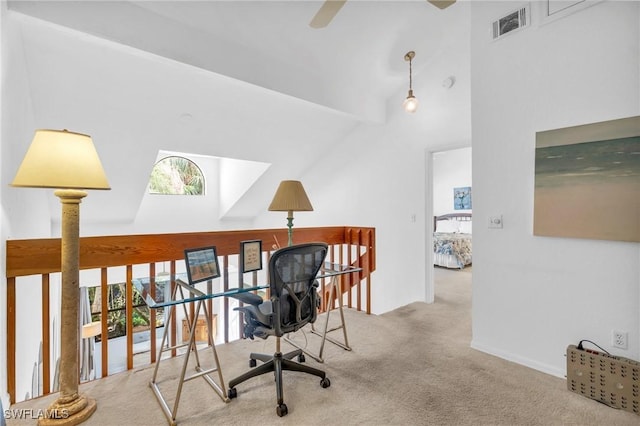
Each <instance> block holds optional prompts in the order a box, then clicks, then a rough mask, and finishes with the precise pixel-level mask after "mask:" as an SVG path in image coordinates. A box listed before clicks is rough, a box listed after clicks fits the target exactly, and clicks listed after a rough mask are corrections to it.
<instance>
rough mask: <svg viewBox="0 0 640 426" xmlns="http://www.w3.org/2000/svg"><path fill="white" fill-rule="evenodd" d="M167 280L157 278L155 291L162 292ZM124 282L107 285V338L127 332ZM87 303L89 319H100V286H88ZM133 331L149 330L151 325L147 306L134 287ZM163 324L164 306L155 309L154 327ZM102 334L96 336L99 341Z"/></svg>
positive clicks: (124, 334)
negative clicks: (89, 312)
mask: <svg viewBox="0 0 640 426" xmlns="http://www.w3.org/2000/svg"><path fill="white" fill-rule="evenodd" d="M167 283H168V281H167V280H158V282H157V283H156V291H157V292H158V294H163V292H164V288H165V286H166V285H167ZM126 287H127V285H126V284H125V283H118V284H109V285H108V286H107V329H108V330H109V335H108V338H109V339H113V338H115V337H121V336H126V334H127V303H126ZM88 291H89V304H90V305H91V321H101V320H102V295H101V292H100V287H99V286H96V287H89V288H88ZM132 305H133V312H132V323H133V324H132V325H133V332H134V333H137V332H140V331H146V330H149V329H150V327H151V321H150V314H149V308H148V307H147V304H146V303H145V302H144V299H143V298H142V296H140V293H139V292H138V290H137V289H136V288H133V303H132ZM163 326H164V308H158V309H156V320H155V327H156V328H158V327H163ZM102 338H103V336H101V335H99V336H96V341H97V342H99V341H101V340H102Z"/></svg>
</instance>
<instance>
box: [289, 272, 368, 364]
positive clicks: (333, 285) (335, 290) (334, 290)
mask: <svg viewBox="0 0 640 426" xmlns="http://www.w3.org/2000/svg"><path fill="white" fill-rule="evenodd" d="M360 271H362V268H358V267H355V266H350V265H342V264H340V263H334V262H325V263H324V264H323V266H322V268H320V272H318V275H317V276H316V279H318V280H321V279H328V280H329V297H328V299H327V305H328V306H327V308H326V315H325V317H324V327H322V329H316V327H315V325H314V324H311V332H312V333H313V334H316V335H318V336H320V337H321V340H320V349H319V350H318V352H317V353H314V352H311V351H310V350H309V349H307V348H306V347H302V346H300V345H299V344H298V343H296V342H295V341H293V340H291V339H290V338H289V337H285V338H284V339H285V341H286V342H288V343H290V344H292V345H293V346H295V347H297V348H298V349H301V350H302V351H303V352H304V353H305V354H307V355H309V356H310V357H311V358H313V359H315V360H316V361H318V362H324V358H323V357H322V353H323V352H324V344H325V342H326V341H329V342H331V343H333V344H334V345H337V346H339V347H341V348H342V349H344V350H347V351H350V350H351V347H350V346H349V340H348V337H347V325H346V323H345V321H344V312H343V310H342V308H343V303H342V298H343V294H342V279H341V276H342V275H346V274H351V273H354V272H360ZM322 297H324V295H322ZM336 298H337V299H338V313H339V314H340V325H338V326H336V327H333V328H331V329H330V328H329V315H330V314H331V311H332V310H334V302H333V301H334V299H336ZM316 322H317V321H316ZM337 330H342V335H343V339H344V340H343V341H342V342H340V341H339V340H335V339H333V338H331V337H330V336H329V335H328V334H329V333H331V332H333V331H337Z"/></svg>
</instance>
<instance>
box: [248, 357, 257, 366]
mask: <svg viewBox="0 0 640 426" xmlns="http://www.w3.org/2000/svg"><path fill="white" fill-rule="evenodd" d="M256 365H258V362H257V361H256V360H255V359H250V360H249V367H251V368H253V367H255V366H256Z"/></svg>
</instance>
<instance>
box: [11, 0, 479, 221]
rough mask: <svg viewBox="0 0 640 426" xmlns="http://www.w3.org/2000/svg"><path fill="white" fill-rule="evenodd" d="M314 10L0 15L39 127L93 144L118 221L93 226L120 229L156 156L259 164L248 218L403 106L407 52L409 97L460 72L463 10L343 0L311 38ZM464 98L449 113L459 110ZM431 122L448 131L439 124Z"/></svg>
mask: <svg viewBox="0 0 640 426" xmlns="http://www.w3.org/2000/svg"><path fill="white" fill-rule="evenodd" d="M321 4H322V2H319V1H268V0H262V1H187V0H176V1H157V2H155V1H141V2H129V1H105V2H102V1H82V2H74V1H17V0H13V1H9V2H8V8H9V11H10V14H9V16H10V19H11V20H12V21H13V22H15V23H16V24H17V26H18V27H19V28H20V30H19V33H20V34H21V43H22V48H23V51H24V58H23V59H24V64H25V65H24V67H25V69H26V74H27V79H28V81H29V83H28V85H29V90H30V92H31V102H32V108H33V113H34V120H35V122H36V125H37V127H40V128H42V127H45V128H46V127H48V128H60V126H61V124H60V123H65V124H64V126H65V127H67V128H69V129H70V130H74V131H78V132H83V133H88V134H91V135H92V137H93V139H94V143H95V144H96V146H97V148H98V151H99V153H100V155H101V157H102V161H103V163H104V166H105V170H106V172H107V174H108V176H109V180H110V183H111V185H112V187H113V188H114V189H116V188H117V189H118V194H119V197H121V200H120V202H118V203H117V204H118V210H117V212H115V211H110V210H109V209H108V208H104V209H102V210H100V211H95V212H92V214H95V219H96V220H100V215H103V216H104V218H105V219H106V218H109V219H110V220H125V221H126V220H130V219H131V218H133V217H135V214H136V211H137V208H138V206H139V204H140V200H141V199H142V195H143V194H144V191H145V188H146V184H147V180H148V176H149V172H150V169H151V167H152V165H153V163H154V161H155V160H156V155H157V153H158V151H159V150H168V151H180V152H189V153H194V154H198V155H212V156H220V157H231V158H239V159H244V160H252V161H261V162H267V163H271V164H272V167H271V168H269V170H268V171H267V172H266V173H265V174H264V176H263V178H262V179H260V180H259V181H258V182H256V184H255V185H254V186H253V187H252V188H251V189H250V190H249V192H248V193H247V197H245V199H244V200H242V199H241V200H240V202H239V203H238V205H237V207H236V208H235V209H234V208H232V209H231V210H230V213H229V214H230V215H232V216H237V217H247V216H251V215H253V214H255V212H256V211H259V210H262V209H263V208H264V204H265V203H268V200H267V198H270V193H271V192H272V188H274V187H275V186H277V182H278V181H279V180H281V179H285V178H296V177H298V176H300V175H301V174H302V173H303V171H304V170H305V169H307V168H308V167H309V166H310V164H312V163H313V162H314V161H316V159H317V158H319V157H320V156H322V155H323V153H326V152H327V150H329V149H331V148H332V147H334V146H336V144H339V143H340V142H341V141H343V140H344V139H345V137H346V136H347V135H348V134H349V133H350V132H352V131H354V129H356V128H357V127H358V126H360V125H369V124H374V125H375V124H383V123H384V122H385V121H386V120H387V118H388V114H389V111H388V110H387V108H388V105H392V107H393V108H400V104H401V103H402V100H403V98H404V97H405V96H406V90H407V84H408V64H407V63H406V62H405V61H404V58H403V57H404V54H405V53H406V52H407V51H409V50H414V51H416V59H415V60H414V63H413V71H414V74H413V76H414V88H415V87H416V85H420V87H440V86H441V82H442V81H443V80H444V79H445V78H447V77H448V76H449V75H452V74H455V73H456V72H457V71H458V70H460V69H463V70H464V69H466V70H467V71H468V60H469V57H468V44H469V40H468V38H469V12H468V5H466V4H464V2H457V3H456V4H454V5H453V6H451V7H449V8H448V9H446V10H440V9H437V8H435V7H434V6H433V5H431V4H429V3H428V2H426V1H425V0H408V1H359V0H350V1H348V2H347V3H346V5H345V6H344V7H343V8H342V9H341V10H340V12H339V13H338V15H337V16H336V17H335V18H334V19H333V21H332V22H331V23H330V25H329V26H328V27H326V28H323V29H313V28H311V27H310V26H309V22H310V21H311V19H312V18H313V16H314V15H315V13H316V12H317V11H318V9H319V8H320V6H321ZM461 77H462V78H465V79H467V78H468V77H467V76H458V78H461ZM418 82H419V83H418ZM462 87H463V88H465V89H464V90H463V91H462V92H461V93H459V94H458V96H459V97H460V102H459V103H457V104H453V106H452V107H451V108H452V110H451V111H448V113H449V115H455V114H456V111H455V108H458V107H460V105H461V104H463V103H464V104H465V105H466V106H465V107H466V108H468V96H469V89H468V83H467V84H466V85H465V84H462ZM428 102H429V101H427V103H426V104H424V105H427V106H426V108H428V107H432V108H434V107H437V105H435V106H434V105H433V103H432V104H431V105H429V103H428ZM434 109H435V108H434ZM438 113H439V114H442V113H443V111H439V112H438ZM445 115H446V114H445ZM423 117H424V116H423ZM423 119H424V118H423ZM431 126H432V128H431V130H433V131H435V132H438V131H440V130H441V131H443V132H446V131H447V130H446V129H447V123H446V122H442V123H439V122H438V123H436V124H431ZM263 193H266V194H267V195H266V196H265V195H262V194H263ZM92 197H93V195H92ZM110 197H113V194H111V195H110ZM265 197H266V198H265ZM248 199H251V200H253V201H252V202H247V200H248Z"/></svg>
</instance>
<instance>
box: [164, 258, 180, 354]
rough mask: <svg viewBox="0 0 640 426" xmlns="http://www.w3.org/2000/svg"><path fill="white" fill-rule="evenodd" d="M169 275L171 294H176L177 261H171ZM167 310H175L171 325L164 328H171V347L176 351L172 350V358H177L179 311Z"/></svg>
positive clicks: (174, 308)
mask: <svg viewBox="0 0 640 426" xmlns="http://www.w3.org/2000/svg"><path fill="white" fill-rule="evenodd" d="M169 274H170V275H171V284H170V286H171V288H170V290H171V293H169V294H174V290H175V289H176V285H177V284H176V261H175V260H171V261H169ZM166 309H173V315H171V323H170V324H165V325H164V326H165V327H167V325H168V326H169V327H170V328H169V335H170V337H169V346H171V347H174V349H171V356H172V357H175V356H176V354H177V351H176V349H175V346H176V329H177V327H176V311H177V310H178V309H176V307H175V306H174V307H171V308H166Z"/></svg>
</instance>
